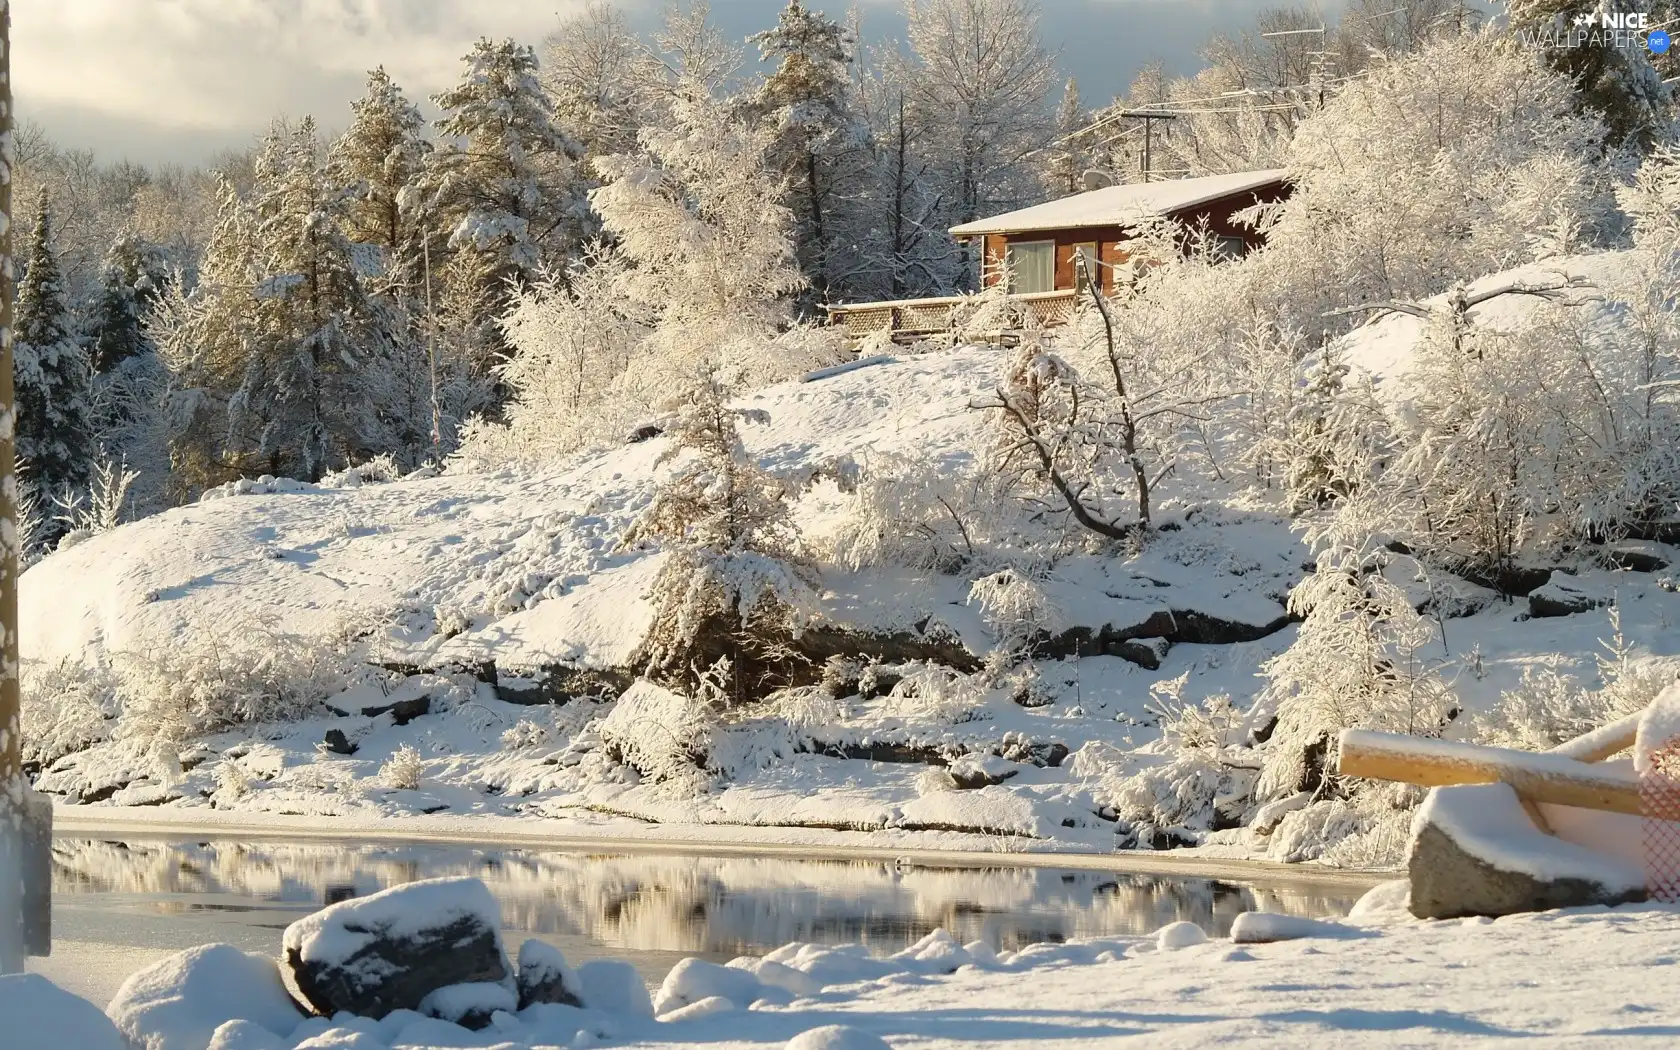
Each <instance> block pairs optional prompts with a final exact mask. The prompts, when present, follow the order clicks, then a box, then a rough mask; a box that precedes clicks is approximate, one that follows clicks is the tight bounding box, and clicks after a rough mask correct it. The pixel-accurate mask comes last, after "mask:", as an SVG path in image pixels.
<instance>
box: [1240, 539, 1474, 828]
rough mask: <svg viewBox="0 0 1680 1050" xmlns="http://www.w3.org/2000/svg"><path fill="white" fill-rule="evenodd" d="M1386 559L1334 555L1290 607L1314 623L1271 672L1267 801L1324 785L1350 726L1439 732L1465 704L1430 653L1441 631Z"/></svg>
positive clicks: (1265, 702)
mask: <svg viewBox="0 0 1680 1050" xmlns="http://www.w3.org/2000/svg"><path fill="white" fill-rule="evenodd" d="M1380 561H1381V559H1380V558H1378V557H1377V556H1369V557H1367V558H1365V559H1356V558H1353V557H1352V556H1351V555H1350V553H1349V552H1347V551H1345V550H1344V551H1325V552H1323V553H1321V554H1320V555H1319V558H1318V566H1317V569H1316V571H1314V572H1313V574H1312V575H1310V576H1308V577H1307V578H1306V579H1305V580H1303V581H1302V582H1301V583H1300V584H1298V585H1297V586H1296V587H1295V589H1294V590H1293V591H1291V592H1290V595H1289V608H1290V610H1291V611H1292V612H1295V613H1296V614H1298V615H1302V616H1304V617H1305V620H1304V622H1303V623H1302V624H1301V629H1300V634H1299V635H1297V637H1296V639H1295V642H1294V644H1292V645H1291V646H1290V647H1289V648H1288V649H1287V650H1285V651H1284V652H1283V653H1282V654H1280V655H1278V656H1275V657H1273V658H1272V659H1271V660H1269V661H1267V662H1266V664H1265V666H1264V668H1263V670H1264V673H1265V676H1266V685H1265V687H1264V689H1263V690H1262V692H1261V698H1260V707H1261V708H1262V709H1263V710H1268V711H1270V712H1271V713H1272V714H1274V715H1275V716H1276V718H1277V724H1276V726H1275V728H1274V729H1273V731H1272V734H1271V738H1270V739H1269V740H1268V741H1267V743H1266V747H1265V751H1264V754H1265V765H1264V770H1263V773H1262V776H1261V778H1260V793H1261V796H1262V797H1264V798H1282V797H1284V796H1286V795H1292V794H1294V793H1295V792H1297V791H1301V790H1316V789H1318V788H1319V787H1320V785H1321V783H1322V780H1323V778H1324V777H1325V776H1326V775H1327V774H1328V770H1330V769H1332V768H1334V765H1335V759H1336V739H1337V736H1338V734H1340V732H1341V731H1342V730H1344V729H1353V728H1360V729H1379V730H1385V731H1388V732H1395V733H1412V734H1415V735H1419V736H1438V735H1440V732H1441V730H1442V729H1443V728H1444V727H1445V725H1446V721H1447V718H1448V717H1449V714H1450V713H1451V711H1452V710H1453V709H1454V708H1455V706H1456V705H1455V703H1454V700H1453V697H1452V695H1451V693H1450V692H1449V691H1448V689H1447V687H1446V685H1445V684H1444V683H1443V682H1442V681H1441V679H1440V676H1439V674H1438V673H1437V672H1436V669H1435V668H1434V667H1432V666H1430V665H1429V664H1428V663H1427V662H1426V661H1425V659H1424V657H1423V649H1424V646H1425V645H1427V644H1428V643H1429V641H1430V640H1431V638H1432V637H1433V636H1434V628H1433V626H1432V625H1431V624H1430V623H1429V622H1428V621H1426V620H1425V619H1423V617H1421V616H1420V615H1418V612H1417V610H1416V609H1414V608H1413V607H1412V604H1411V602H1410V600H1408V599H1407V597H1406V594H1405V592H1404V591H1402V590H1401V589H1400V588H1399V587H1398V586H1397V585H1395V584H1394V583H1393V582H1392V581H1390V580H1389V579H1387V577H1385V576H1384V575H1383V574H1382V573H1381V572H1380V571H1377V570H1378V568H1379V566H1380ZM1350 787H1351V786H1350Z"/></svg>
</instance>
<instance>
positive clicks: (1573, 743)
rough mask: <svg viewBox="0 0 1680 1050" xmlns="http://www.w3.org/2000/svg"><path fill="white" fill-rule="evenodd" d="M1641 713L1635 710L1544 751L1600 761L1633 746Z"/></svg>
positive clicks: (1578, 760) (1578, 758) (1577, 758)
mask: <svg viewBox="0 0 1680 1050" xmlns="http://www.w3.org/2000/svg"><path fill="white" fill-rule="evenodd" d="M1643 714H1644V712H1643V711H1635V712H1634V713H1633V714H1631V715H1628V716H1627V717H1625V718H1619V719H1617V720H1616V721H1614V722H1611V723H1610V724H1609V725H1607V726H1599V727H1598V728H1597V729H1595V730H1593V731H1592V732H1590V733H1587V734H1586V735H1584V736H1578V737H1576V738H1575V739H1574V740H1570V741H1567V742H1565V743H1562V744H1559V745H1558V746H1557V747H1554V748H1552V749H1551V750H1550V751H1548V752H1546V753H1547V754H1548V755H1562V756H1563V757H1565V758H1573V759H1574V760H1575V761H1577V762H1602V761H1604V760H1605V759H1607V758H1609V757H1610V756H1611V755H1614V754H1616V753H1617V752H1618V751H1626V750H1627V749H1628V748H1630V747H1632V746H1633V741H1634V739H1635V738H1636V737H1637V736H1638V735H1639V718H1640V716H1641V715H1643Z"/></svg>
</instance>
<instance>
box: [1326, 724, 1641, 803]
mask: <svg viewBox="0 0 1680 1050" xmlns="http://www.w3.org/2000/svg"><path fill="white" fill-rule="evenodd" d="M1336 771H1337V772H1338V773H1341V774H1343V775H1344V776H1355V777H1367V778H1369V779H1372V780H1393V781H1398V782H1400V783H1403V784H1420V785H1423V786H1424V787H1446V786H1448V785H1453V784H1494V783H1504V784H1509V785H1511V787H1513V788H1515V789H1516V792H1517V794H1518V795H1520V796H1522V797H1523V798H1525V799H1529V800H1530V801H1533V802H1548V803H1551V804H1553V805H1557V806H1577V807H1579V808H1581V809H1599V810H1609V811H1611V812H1615V813H1631V814H1634V815H1636V816H1638V815H1642V814H1643V807H1642V806H1641V805H1640V799H1639V780H1638V778H1637V777H1635V776H1634V774H1633V772H1632V771H1631V770H1622V769H1607V768H1605V767H1603V766H1593V765H1588V764H1586V763H1585V762H1580V761H1577V760H1575V759H1573V758H1569V757H1567V756H1564V755H1554V754H1547V753H1539V752H1532V751H1514V750H1511V749H1509V748H1502V747H1478V746H1477V745H1475V744H1457V743H1452V742H1450V741H1446V740H1430V739H1425V738H1422V737H1412V736H1404V735H1402V734H1398V733H1374V732H1371V731H1369V730H1363V729H1349V730H1345V731H1343V733H1342V736H1341V741H1340V755H1339V757H1338V758H1337V761H1336Z"/></svg>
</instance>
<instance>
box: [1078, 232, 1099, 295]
mask: <svg viewBox="0 0 1680 1050" xmlns="http://www.w3.org/2000/svg"><path fill="white" fill-rule="evenodd" d="M1081 258H1083V259H1084V260H1085V265H1083V266H1081V265H1080V264H1079V260H1080V259H1081ZM1100 258H1101V256H1100V255H1099V254H1098V253H1097V245H1096V242H1095V241H1093V242H1091V243H1090V244H1076V245H1074V246H1073V287H1074V290H1075V291H1080V292H1083V291H1085V290H1087V289H1088V288H1090V287H1091V282H1092V281H1095V282H1096V283H1097V287H1098V288H1101V287H1102V284H1103V279H1102V263H1101V262H1099V261H1098V260H1099V259H1100Z"/></svg>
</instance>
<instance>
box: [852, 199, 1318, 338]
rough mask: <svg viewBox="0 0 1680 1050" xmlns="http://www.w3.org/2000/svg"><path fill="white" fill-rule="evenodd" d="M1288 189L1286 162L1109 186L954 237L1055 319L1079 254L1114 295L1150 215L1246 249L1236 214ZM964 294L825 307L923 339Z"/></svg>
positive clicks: (1249, 240) (1072, 293)
mask: <svg viewBox="0 0 1680 1050" xmlns="http://www.w3.org/2000/svg"><path fill="white" fill-rule="evenodd" d="M1289 192H1290V187H1289V181H1288V175H1287V173H1286V172H1285V171H1284V170H1283V169H1281V168H1270V169H1266V170H1263V171H1243V172H1236V173H1233V174H1229V175H1207V176H1203V177H1201V178H1194V179H1172V180H1166V181H1162V182H1142V183H1134V184H1130V185H1124V186H1108V187H1105V188H1102V189H1095V190H1088V191H1086V192H1084V193H1076V194H1073V195H1072V196H1069V197H1063V198H1061V199H1060V200H1054V201H1050V202H1048V203H1046V204H1039V205H1035V206H1033V207H1031V208H1022V209H1020V210H1019V211H1012V212H1007V213H1005V214H1003V215H998V216H994V217H992V218H989V219H980V220H978V221H975V222H968V223H963V224H962V225H960V226H955V227H953V228H952V229H951V235H952V236H953V237H955V238H957V239H958V240H959V241H965V242H975V241H977V242H978V243H979V248H980V250H979V253H978V258H979V259H980V260H981V281H982V283H983V285H984V286H985V287H988V288H990V287H994V286H995V285H996V284H997V282H998V281H1000V280H1003V279H1004V278H1005V276H1007V277H1008V278H1009V280H1010V289H1009V290H1010V294H1011V295H1013V296H1016V297H1018V298H1019V300H1020V305H1021V307H1022V308H1023V309H1024V310H1027V311H1030V312H1031V313H1033V314H1034V315H1035V316H1036V317H1037V320H1038V321H1039V322H1040V323H1042V324H1045V325H1056V324H1060V323H1062V322H1064V321H1066V320H1067V319H1068V317H1069V316H1071V314H1072V312H1073V308H1074V306H1075V304H1076V302H1077V299H1078V295H1079V293H1080V292H1081V291H1083V288H1082V287H1081V286H1080V283H1079V282H1080V278H1079V273H1080V271H1079V267H1078V266H1077V265H1075V262H1074V260H1075V259H1076V258H1077V256H1078V255H1080V254H1083V255H1084V256H1085V258H1086V261H1087V264H1088V269H1087V271H1086V272H1089V273H1093V274H1100V275H1101V279H1102V281H1103V285H1104V289H1105V290H1106V291H1109V292H1114V291H1116V290H1118V287H1119V285H1120V282H1121V280H1122V278H1121V276H1120V275H1121V274H1122V273H1123V272H1125V268H1124V265H1123V264H1125V263H1127V262H1129V261H1132V259H1131V253H1130V252H1129V251H1128V250H1127V247H1126V244H1127V241H1129V240H1131V239H1132V238H1133V237H1135V236H1136V234H1137V228H1138V225H1139V224H1140V223H1141V222H1143V221H1145V220H1149V219H1158V218H1165V219H1171V220H1173V221H1176V222H1178V223H1180V224H1182V225H1183V226H1185V227H1186V228H1187V229H1190V230H1205V231H1206V233H1207V234H1208V236H1210V237H1212V238H1214V240H1215V242H1216V245H1217V246H1218V247H1219V248H1220V249H1221V250H1223V251H1224V252H1226V253H1228V254H1229V255H1231V256H1233V257H1236V256H1240V255H1244V254H1247V253H1248V252H1249V251H1251V250H1252V249H1254V248H1256V247H1258V246H1259V245H1260V244H1261V243H1262V242H1263V241H1264V237H1263V236H1262V235H1261V233H1260V232H1259V231H1258V230H1256V229H1255V228H1254V227H1253V226H1251V225H1249V224H1247V223H1243V222H1239V221H1237V215H1238V213H1240V212H1242V211H1243V210H1244V209H1247V208H1250V207H1253V206H1254V205H1256V204H1268V203H1272V202H1276V201H1280V200H1282V199H1284V198H1285V197H1287V196H1288V195H1289ZM960 301H961V300H960V299H957V298H951V297H945V298H935V299H904V300H894V301H891V302H873V303H851V304H845V305H833V306H830V307H829V308H828V315H829V323H830V324H834V325H840V326H843V327H844V328H845V329H846V332H847V335H848V336H851V337H853V338H862V337H864V336H868V335H873V334H879V333H882V332H885V331H890V332H892V333H893V335H894V337H895V338H898V337H904V338H919V337H921V336H926V335H932V334H937V333H940V332H945V331H949V330H950V328H951V319H952V315H953V311H954V309H955V307H956V306H957V304H958V303H959V302H960Z"/></svg>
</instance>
